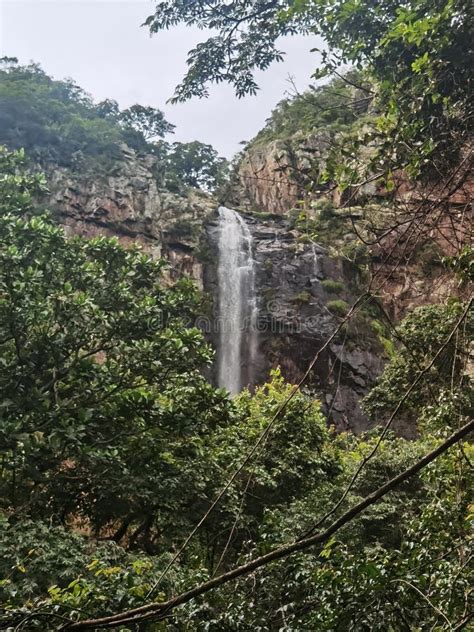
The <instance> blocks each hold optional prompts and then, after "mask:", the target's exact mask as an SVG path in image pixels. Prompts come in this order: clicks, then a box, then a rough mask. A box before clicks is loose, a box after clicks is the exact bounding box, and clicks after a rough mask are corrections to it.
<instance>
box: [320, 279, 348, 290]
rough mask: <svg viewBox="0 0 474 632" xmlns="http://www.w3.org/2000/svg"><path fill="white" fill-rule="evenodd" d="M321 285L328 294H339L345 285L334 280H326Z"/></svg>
mask: <svg viewBox="0 0 474 632" xmlns="http://www.w3.org/2000/svg"><path fill="white" fill-rule="evenodd" d="M321 285H322V286H323V288H324V289H325V290H326V292H327V293H328V294H337V293H338V292H342V290H343V289H344V283H341V281H334V279H324V281H321Z"/></svg>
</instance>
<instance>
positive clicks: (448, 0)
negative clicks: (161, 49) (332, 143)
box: [146, 0, 473, 178]
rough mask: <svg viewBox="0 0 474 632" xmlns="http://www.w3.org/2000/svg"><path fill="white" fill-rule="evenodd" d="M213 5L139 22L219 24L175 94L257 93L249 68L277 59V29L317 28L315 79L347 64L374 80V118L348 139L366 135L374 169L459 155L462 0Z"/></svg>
mask: <svg viewBox="0 0 474 632" xmlns="http://www.w3.org/2000/svg"><path fill="white" fill-rule="evenodd" d="M221 4H222V3H220V2H218V1H217V0H212V1H211V2H206V3H205V4H204V5H203V4H202V3H187V2H177V1H175V0H167V1H165V2H157V7H156V11H155V13H154V14H153V15H151V16H150V17H149V18H148V19H147V21H146V24H147V25H148V26H149V28H150V30H151V32H153V33H154V32H158V31H159V30H160V29H164V28H169V27H170V26H172V25H174V24H178V23H180V22H183V23H185V24H196V25H198V26H199V27H201V28H202V27H208V28H211V29H214V30H215V31H216V32H217V33H216V34H215V35H212V36H211V37H210V38H209V39H208V40H206V41H204V42H202V43H201V44H199V45H198V46H197V47H196V48H195V49H193V50H192V51H190V54H189V60H188V64H189V70H188V73H187V75H186V77H185V78H184V80H183V82H182V83H181V85H180V86H178V88H177V91H176V95H175V99H176V100H178V101H180V100H185V99H188V98H190V97H192V96H206V95H207V87H206V86H207V84H208V83H209V82H219V81H228V82H230V83H232V84H233V85H234V87H235V90H236V93H237V95H238V96H242V95H244V94H247V93H255V91H256V89H257V85H256V83H255V79H254V76H253V71H254V70H255V69H260V70H264V69H266V68H267V67H268V66H269V65H270V63H271V62H272V61H275V60H281V59H282V58H283V54H282V52H281V51H280V50H279V48H278V44H277V40H278V38H279V37H280V36H281V35H288V34H292V33H308V34H316V35H320V36H322V38H323V39H324V41H325V44H326V46H327V48H325V49H324V50H323V51H322V58H323V63H322V68H320V69H318V71H317V72H316V74H315V76H316V77H321V76H324V75H325V74H327V73H336V74H339V73H340V72H341V69H344V68H347V65H350V66H353V67H356V68H357V69H358V70H363V71H364V72H365V73H366V76H367V78H368V79H369V80H370V82H371V84H372V87H370V88H367V87H365V88H364V89H363V90H364V92H365V96H366V97H370V100H371V101H373V104H372V109H373V110H374V111H376V112H378V116H377V117H376V119H375V122H374V127H373V129H370V130H366V132H365V134H362V136H361V137H360V138H358V139H356V140H357V146H358V147H364V146H367V144H368V143H369V142H374V141H376V143H377V146H378V147H379V151H377V152H376V155H375V156H374V157H373V160H372V161H371V164H370V171H371V172H372V173H373V172H374V171H375V172H378V171H381V172H382V173H386V172H387V171H389V170H393V169H395V168H401V167H404V168H407V169H409V171H410V174H411V175H413V176H416V175H418V174H420V173H422V172H423V173H426V172H428V173H429V174H433V172H436V173H439V172H440V170H442V168H443V166H445V165H446V163H450V162H453V161H455V160H456V158H458V157H459V153H460V151H461V149H462V147H463V145H464V143H465V142H466V141H467V140H468V138H469V135H470V134H472V120H473V117H472V68H473V64H472V60H473V57H472V26H473V24H472V14H471V12H470V3H469V2H467V1H466V0H437V1H435V2H433V1H432V0H410V1H409V2H407V3H403V4H402V5H401V4H400V3H398V2H392V1H391V0H385V1H383V2H379V3H377V5H376V6H375V5H374V3H373V2H370V1H368V0H367V1H366V0H363V1H361V2H354V1H353V0H337V1H335V2H333V1H332V0H299V1H297V2H293V1H291V2H289V1H286V0H281V1H277V2H265V1H263V0H262V1H257V2H254V1H252V2H250V1H248V0H234V1H233V2H229V3H227V4H226V6H225V10H222V6H221ZM349 82H350V83H352V82H351V80H350V79H349ZM359 87H360V86H359ZM340 159H341V160H342V159H343V155H341V157H340ZM357 176H360V174H354V178H357ZM345 177H346V178H347V174H345Z"/></svg>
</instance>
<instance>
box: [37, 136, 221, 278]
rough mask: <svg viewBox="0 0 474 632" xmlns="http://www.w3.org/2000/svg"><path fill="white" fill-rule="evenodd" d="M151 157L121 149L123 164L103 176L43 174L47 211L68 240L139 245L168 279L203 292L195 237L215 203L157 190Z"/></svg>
mask: <svg viewBox="0 0 474 632" xmlns="http://www.w3.org/2000/svg"><path fill="white" fill-rule="evenodd" d="M155 166H156V164H155V158H154V157H153V156H146V157H138V156H137V155H136V154H135V153H134V152H133V151H132V150H130V149H128V148H127V147H123V158H122V160H121V161H117V162H116V163H115V165H114V167H113V169H112V170H110V171H109V172H108V173H107V174H106V175H105V174H104V175H101V174H96V175H93V174H87V175H81V174H74V173H72V172H70V171H68V170H66V169H61V168H56V169H55V170H50V171H49V173H47V176H48V182H49V188H50V191H51V197H50V200H49V207H50V208H51V210H52V211H53V212H54V213H55V215H56V216H57V218H58V221H60V222H61V223H62V224H63V225H64V226H65V228H66V232H67V233H69V234H78V235H83V236H84V237H96V236H98V235H105V236H113V237H117V238H118V239H119V240H120V241H121V243H123V244H124V245H125V246H129V245H131V244H133V243H138V244H140V245H141V246H142V247H143V248H144V250H145V251H146V252H147V253H149V254H150V255H151V256H153V257H161V256H163V257H166V258H167V259H168V260H169V262H170V264H171V269H170V275H171V276H173V277H176V276H179V275H181V274H186V275H189V276H192V277H193V278H194V279H195V280H196V281H197V283H198V284H199V285H200V286H201V287H202V277H203V273H202V264H201V263H200V261H199V260H198V258H197V257H196V254H195V253H196V249H197V248H198V245H199V236H200V231H201V227H202V225H203V223H204V222H205V220H206V217H207V216H208V215H209V214H210V213H211V212H212V211H213V210H214V209H215V207H216V202H215V200H213V199H212V197H210V196H209V195H207V194H205V193H202V192H200V191H197V190H192V189H190V190H188V191H187V192H186V194H182V195H180V194H178V193H173V192H170V191H168V190H167V189H165V188H163V187H160V186H159V180H158V178H157V176H156V174H155Z"/></svg>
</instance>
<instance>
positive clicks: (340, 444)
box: [0, 149, 472, 632]
mask: <svg viewBox="0 0 474 632" xmlns="http://www.w3.org/2000/svg"><path fill="white" fill-rule="evenodd" d="M23 163H24V155H23V153H22V152H17V153H11V152H8V151H6V150H4V149H2V152H1V154H0V166H1V174H2V175H1V178H0V257H1V260H2V266H1V274H0V297H1V302H0V330H1V362H0V387H1V392H2V398H1V426H0V449H1V453H2V461H1V476H0V485H1V487H0V489H1V493H0V498H1V506H0V521H1V526H2V529H1V536H0V540H1V547H0V548H1V551H2V552H1V554H0V577H1V579H0V591H1V594H2V602H3V604H4V605H3V609H2V611H1V615H0V616H1V620H2V626H3V627H7V628H8V626H13V627H15V626H17V629H18V630H55V629H58V627H59V625H60V623H61V622H64V621H65V620H68V619H77V618H83V617H84V616H85V615H86V614H87V615H88V616H93V615H96V616H100V615H103V614H104V613H106V612H114V611H117V610H121V609H124V608H128V607H134V606H139V605H141V604H142V603H143V602H144V600H146V599H147V597H148V596H149V595H150V594H152V595H153V596H154V597H155V598H158V599H160V597H161V596H164V595H165V594H170V593H173V592H174V593H177V592H181V591H183V590H186V589H188V588H189V587H191V586H193V585H195V584H196V583H197V582H199V581H202V580H204V579H206V578H209V577H211V576H212V575H213V574H215V573H216V572H221V571H224V570H226V569H228V568H230V567H232V565H233V564H236V563H241V562H243V561H245V560H246V559H249V558H251V557H253V556H254V555H255V554H256V553H264V552H266V551H268V550H271V549H272V548H274V547H275V546H277V545H279V544H281V543H283V542H285V541H288V540H291V539H293V538H294V537H298V536H301V535H303V534H304V533H305V532H308V530H311V529H312V528H313V527H314V524H315V523H316V522H318V520H320V519H321V517H322V516H323V515H324V514H325V513H326V511H327V509H328V508H329V507H331V506H332V505H334V503H336V502H337V501H338V499H339V498H340V495H341V490H343V489H344V488H345V487H347V485H348V483H349V481H350V480H351V479H352V478H353V477H354V474H355V473H356V471H357V470H358V467H359V463H360V461H361V459H362V458H363V457H364V456H366V455H367V454H368V453H370V452H372V451H374V448H375V449H376V451H375V454H374V457H373V458H372V459H371V460H370V461H369V462H368V463H367V465H366V466H365V468H364V469H363V470H362V472H361V473H360V474H359V475H358V476H357V477H356V479H355V482H354V483H353V484H352V485H351V487H350V491H349V493H348V495H347V498H346V503H349V504H351V503H354V502H357V501H358V500H359V499H360V498H362V497H363V496H365V495H366V494H368V493H370V491H372V490H373V489H374V488H375V487H377V485H379V484H380V482H381V481H383V480H387V479H389V478H390V477H392V476H393V475H395V474H397V473H399V472H401V471H403V470H404V469H405V468H406V467H407V465H409V464H410V463H413V462H414V461H415V460H416V459H417V458H419V456H421V455H422V454H424V453H426V452H427V451H428V450H429V448H430V447H431V446H432V445H434V444H436V442H437V441H438V438H439V437H442V436H444V435H445V434H446V433H447V432H448V430H449V427H450V426H454V427H455V426H456V425H457V424H460V423H462V419H463V417H464V416H466V415H467V414H468V411H467V409H466V408H465V407H464V408H463V407H460V406H458V405H456V406H451V407H449V406H447V407H445V406H444V401H445V394H448V395H449V396H450V402H454V403H456V402H457V403H459V401H460V400H459V397H460V395H461V389H465V388H466V387H468V386H469V380H468V376H467V374H466V372H465V362H464V361H463V358H465V355H464V354H465V351H466V348H467V346H468V344H469V340H471V339H472V332H470V330H469V328H468V327H470V326H471V324H470V321H469V320H467V321H466V327H465V328H464V329H463V330H462V331H463V336H464V337H460V336H458V337H457V338H456V345H455V349H454V351H453V350H450V349H451V348H450V347H449V346H447V347H446V356H443V358H440V364H439V366H438V365H437V366H436V370H437V374H436V376H437V377H436V379H437V380H438V382H437V393H436V397H438V400H436V399H435V400H432V399H431V398H432V393H431V392H430V389H429V385H426V388H421V389H420V390H419V391H417V394H416V396H417V402H418V408H419V411H420V413H419V414H420V416H421V417H422V419H423V425H422V426H420V430H421V431H422V435H421V437H420V439H419V440H417V441H406V440H404V439H399V438H395V437H394V436H392V435H391V434H388V435H387V436H386V437H385V438H384V440H383V441H382V442H381V443H379V431H374V432H373V433H372V434H368V435H367V436H362V437H355V436H352V435H340V436H339V437H337V438H336V437H333V436H331V435H330V433H329V431H328V430H327V428H326V426H325V421H324V418H323V416H322V414H321V412H320V410H319V404H318V402H315V401H313V400H312V399H310V398H308V397H306V396H305V395H303V394H301V393H297V394H296V395H294V396H293V397H292V399H291V400H290V401H289V403H288V404H287V405H286V408H285V412H284V414H282V415H281V416H280V418H279V419H277V421H276V423H275V424H274V425H273V426H272V430H271V432H270V433H269V434H268V436H267V437H266V439H265V441H264V443H263V444H262V446H261V449H260V450H258V451H257V453H256V455H255V458H254V459H251V460H250V461H248V463H246V464H245V465H244V467H243V468H242V469H241V471H240V474H239V476H238V478H237V479H236V481H235V484H234V485H233V486H232V487H231V489H230V490H229V493H228V494H227V495H226V496H225V497H224V498H223V499H222V501H221V503H220V504H219V505H218V506H217V508H216V509H215V510H214V511H213V512H212V513H211V515H210V516H209V518H208V520H207V521H206V522H205V523H204V525H203V526H202V528H201V529H200V530H199V531H198V533H197V534H196V536H195V537H194V539H193V540H192V541H191V543H190V545H189V546H188V548H187V549H186V551H185V552H184V554H183V555H182V556H181V558H180V559H179V560H178V561H177V562H175V563H174V564H173V566H172V567H171V569H170V570H169V572H167V573H166V575H165V577H164V578H163V579H162V580H160V579H159V578H160V577H161V573H162V571H163V569H164V568H165V567H166V565H167V564H168V563H169V562H170V560H171V558H172V556H173V552H174V551H175V550H176V547H177V546H179V545H180V544H181V543H182V542H183V540H184V538H185V537H186V536H187V535H188V534H189V532H190V531H191V529H192V528H193V526H194V525H195V524H196V523H197V521H198V520H199V518H200V517H201V516H202V514H203V513H204V512H205V511H206V510H207V509H208V508H209V506H210V504H211V502H212V500H213V498H215V496H216V494H217V492H218V490H219V489H221V488H222V486H223V485H224V484H225V482H226V480H227V479H228V476H229V473H230V472H232V471H233V470H234V468H235V466H236V464H237V463H239V462H241V461H242V458H243V456H244V455H245V454H246V453H248V451H249V449H250V448H251V447H252V446H253V445H255V443H256V441H257V440H258V438H259V437H260V436H261V433H262V431H263V430H264V429H265V428H266V427H267V425H268V424H269V423H270V422H271V420H272V419H273V418H274V415H275V412H276V411H277V410H279V409H280V408H281V406H282V404H283V403H284V402H286V401H287V400H288V397H289V395H290V394H291V392H292V387H291V386H290V385H288V384H286V383H285V382H284V380H283V379H282V377H281V375H280V374H279V372H278V371H276V372H274V373H273V374H272V376H271V381H270V382H269V383H268V384H266V385H264V386H262V387H260V388H257V389H256V391H255V393H253V394H251V393H249V392H248V391H244V392H243V393H241V394H240V395H239V396H238V397H236V398H234V400H232V401H231V400H229V399H228V396H227V395H226V393H224V392H223V391H221V390H216V389H215V388H213V387H212V386H210V385H209V384H208V383H207V382H206V381H205V380H204V378H203V377H202V375H201V373H200V371H199V369H200V368H201V367H202V366H204V365H205V364H206V363H208V362H209V361H210V359H211V354H210V350H209V348H208V347H207V346H206V345H205V344H204V341H203V339H202V335H201V334H200V332H198V331H197V330H195V329H193V328H192V327H190V326H189V325H190V322H191V319H192V315H193V313H194V312H195V310H196V309H197V306H198V296H197V295H196V293H195V290H194V289H193V288H192V287H191V286H190V285H189V284H188V283H185V282H179V283H177V284H176V285H174V286H167V287H165V286H164V285H163V282H162V268H163V265H164V264H163V262H153V261H151V260H150V259H148V258H147V257H146V256H144V255H143V254H142V253H141V252H140V251H138V250H135V249H131V250H124V249H123V248H122V247H121V246H120V245H119V244H118V243H117V242H116V241H114V240H107V239H103V238H99V239H94V240H90V241H85V240H83V239H79V238H73V239H70V240H66V239H65V237H64V234H63V231H62V229H61V228H59V227H57V226H56V225H55V224H54V223H53V222H52V221H51V219H50V218H49V217H48V216H47V215H44V214H38V213H37V212H36V211H35V208H34V205H33V202H32V199H33V198H32V194H35V195H38V194H39V193H40V192H41V190H44V187H45V182H44V179H43V178H42V176H40V175H31V174H29V173H28V172H27V171H25V169H24V164H23ZM433 309H434V308H427V309H426V310H425V311H423V310H421V311H419V312H417V313H415V315H413V316H411V317H409V318H408V319H407V320H406V321H405V322H404V323H403V324H402V326H401V328H400V331H401V334H403V338H404V340H405V342H406V345H407V348H409V345H412V346H413V345H414V346H413V349H412V353H411V354H407V353H406V352H405V351H404V350H403V349H402V350H401V351H400V352H399V353H398V354H397V355H396V356H395V358H394V359H393V360H392V363H391V364H389V365H388V367H387V370H386V373H385V374H384V375H383V376H382V378H381V383H380V387H378V388H379V391H374V393H376V395H374V396H373V398H372V399H373V400H374V402H375V403H376V404H377V406H378V407H380V406H381V405H382V402H383V401H384V402H385V405H386V406H387V407H388V408H390V406H391V404H392V401H391V400H390V398H391V397H392V395H391V391H390V389H389V388H387V386H386V385H387V384H391V385H392V386H393V388H394V389H395V390H397V391H398V392H401V391H403V390H404V389H406V388H407V387H408V385H409V383H410V381H411V379H412V376H413V375H412V371H413V370H415V369H413V368H412V367H411V364H410V363H411V362H412V361H413V358H415V359H416V357H417V354H426V355H427V356H430V355H432V349H431V347H430V346H429V345H430V344H431V345H433V349H434V348H435V347H436V345H438V344H439V343H440V342H443V340H444V339H445V337H446V335H447V332H448V331H449V329H450V327H451V326H452V324H453V321H454V320H455V319H456V318H457V317H458V316H459V314H460V310H461V307H460V306H459V305H457V304H456V303H453V304H452V305H451V306H447V307H444V308H439V309H445V310H448V311H449V310H451V311H452V314H451V316H450V317H449V318H446V319H445V320H442V319H441V318H440V317H439V314H438V313H433ZM444 323H445V324H446V326H444V325H443V324H444ZM417 341H420V344H419V348H417V347H416V342H417ZM430 341H431V342H430ZM423 360H424V355H423V357H421V358H420V360H419V361H420V362H422V361H423ZM422 386H423V385H422ZM440 393H441V395H440ZM384 398H385V399H384ZM370 401H371V399H370V397H369V399H368V402H370ZM433 401H434V406H433ZM448 403H449V402H448ZM440 413H441V417H440ZM471 451H472V450H471V449H470V447H469V446H468V445H467V444H465V445H464V446H460V447H459V448H458V449H456V450H454V451H452V452H451V453H450V454H448V455H447V456H445V457H443V458H442V459H440V460H439V461H437V462H436V463H434V464H433V465H432V466H431V467H430V468H429V469H428V470H427V471H426V472H425V473H424V474H423V476H421V477H418V478H417V479H414V480H412V481H409V482H408V483H406V484H404V485H403V486H402V487H401V488H400V489H399V490H398V491H397V492H396V493H394V494H392V495H391V496H390V497H387V498H386V499H384V500H383V501H382V502H379V503H378V504H377V505H375V506H374V507H373V508H371V509H370V510H369V511H367V512H366V513H365V514H364V515H362V516H361V517H360V518H358V519H357V520H356V521H353V522H352V523H351V524H350V526H348V528H346V529H345V530H344V531H342V532H341V533H340V534H339V535H338V537H337V539H334V538H333V539H332V540H330V541H329V542H328V544H327V545H326V546H325V547H324V548H322V549H319V550H315V551H314V553H313V554H311V555H304V554H300V555H297V556H295V557H293V558H291V559H290V560H287V561H285V562H279V563H277V564H274V565H271V566H270V567H269V568H268V569H266V570H265V571H264V572H261V571H260V572H259V573H257V574H256V575H253V576H250V577H248V578H242V579H241V580H239V581H238V582H237V583H236V584H233V585H232V586H231V587H223V588H222V589H221V590H219V591H215V592H213V593H211V594H210V595H208V596H207V597H201V598H198V599H197V600H194V601H193V602H190V603H189V604H188V605H186V606H185V607H184V608H182V609H181V611H180V612H177V613H176V616H172V617H171V619H170V620H169V622H167V623H166V624H165V623H153V622H150V623H144V624H141V625H142V626H143V627H141V629H143V630H148V629H149V630H160V629H175V630H185V629H195V630H221V629H223V628H224V629H226V630H248V629H249V628H251V629H255V630H267V629H274V630H279V629H294V630H308V629H317V630H321V631H324V630H327V631H328V632H329V631H330V630H334V629H337V630H339V629H340V630H346V629H347V630H357V631H358V630H360V631H362V630H369V629H370V630H387V629H388V630H393V631H395V630H396V631H398V630H405V629H406V630H412V629H419V630H429V629H440V630H441V629H446V630H448V629H455V627H456V626H457V625H458V626H459V625H461V627H463V626H464V625H465V622H466V621H467V620H468V619H467V617H468V609H467V603H468V601H467V600H468V586H469V584H468V578H467V575H466V571H467V567H468V565H469V560H470V553H469V548H468V532H469V528H470V522H469V521H470V520H471V517H470V513H469V511H470V510H469V503H470V497H469V493H468V490H469V485H470V480H469V478H468V477H469V467H468V463H469V462H470V459H471V458H472V455H471V454H470V452H471ZM346 503H344V504H343V505H341V506H340V507H339V508H338V509H337V510H336V515H338V514H340V513H341V512H342V511H343V508H344V506H346ZM447 622H449V625H448V623H447ZM122 629H123V630H128V629H132V628H129V627H123V628H122ZM458 629H461V628H458Z"/></svg>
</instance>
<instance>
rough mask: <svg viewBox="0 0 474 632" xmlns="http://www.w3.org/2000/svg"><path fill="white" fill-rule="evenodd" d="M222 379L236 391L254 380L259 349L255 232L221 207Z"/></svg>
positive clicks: (223, 382) (219, 267)
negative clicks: (254, 254) (253, 245)
mask: <svg viewBox="0 0 474 632" xmlns="http://www.w3.org/2000/svg"><path fill="white" fill-rule="evenodd" d="M217 246H218V253H219V263H218V269H217V275H218V282H219V353H218V383H219V386H221V387H225V388H227V389H228V390H229V391H230V392H231V393H232V394H233V395H235V394H236V393H238V392H239V391H240V390H241V388H242V387H243V386H245V385H247V384H252V383H253V381H254V380H253V378H254V375H253V371H254V366H255V360H256V353H257V327H256V324H257V296H256V292H255V266H254V260H253V256H252V235H251V233H250V230H249V227H248V226H247V224H246V223H245V221H244V220H243V219H242V217H241V216H240V215H239V214H238V213H236V211H233V210H232V209H229V208H226V207H225V206H221V207H220V208H219V239H218V244H217Z"/></svg>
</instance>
